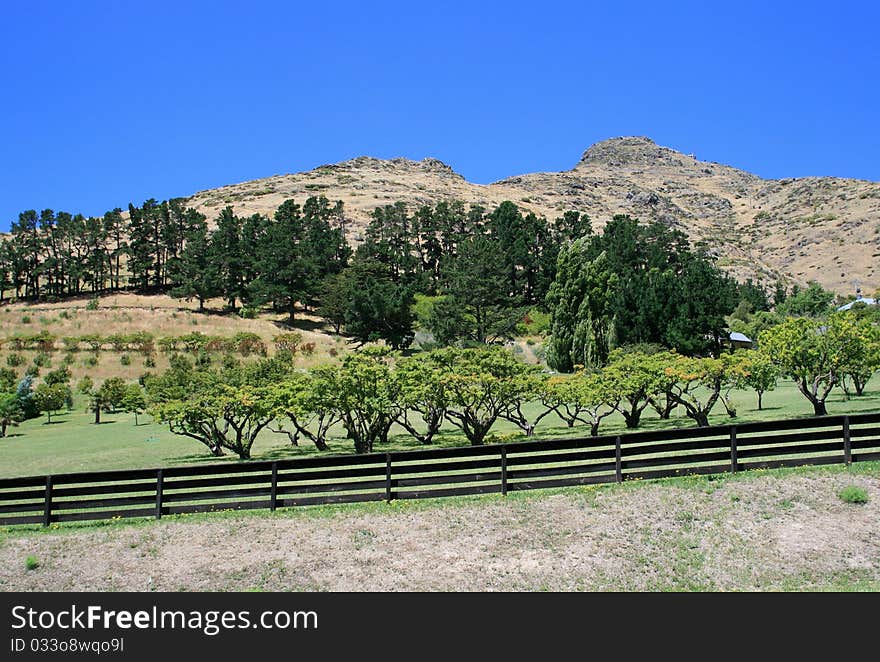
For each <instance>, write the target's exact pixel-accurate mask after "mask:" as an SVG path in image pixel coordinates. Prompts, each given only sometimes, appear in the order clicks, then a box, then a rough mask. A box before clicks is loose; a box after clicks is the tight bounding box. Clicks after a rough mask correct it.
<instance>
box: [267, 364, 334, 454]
mask: <svg viewBox="0 0 880 662" xmlns="http://www.w3.org/2000/svg"><path fill="white" fill-rule="evenodd" d="M325 375H326V373H323V372H321V371H318V373H317V374H309V373H304V372H294V373H291V374H290V375H288V376H287V377H286V378H285V379H284V380H282V381H279V382H277V383H276V384H274V385H272V386H271V387H270V388H269V389H268V393H269V397H270V398H271V406H272V407H273V410H274V411H275V427H272V426H271V425H270V426H269V429H270V430H271V431H272V432H275V433H277V434H286V435H287V437H288V439H290V443H291V444H293V445H294V446H298V445H299V438H300V436H302V437H305V438H306V439H309V440H310V441H311V442H312V443H314V444H315V448H317V449H318V450H319V451H326V450H327V448H328V447H327V436H328V434H329V432H330V429H331V428H332V427H333V426H334V425H336V424H337V423H339V422H340V421H341V420H342V414H341V413H340V411H339V410H338V409H337V408H336V407H335V406H334V403H335V400H334V396H335V393H334V392H333V388H334V384H335V382H333V381H329V380H327V379H325V378H324V376H325ZM287 422H289V423H290V425H291V426H292V429H290V428H288V427H286V423H287Z"/></svg>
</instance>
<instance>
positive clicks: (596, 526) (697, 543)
mask: <svg viewBox="0 0 880 662" xmlns="http://www.w3.org/2000/svg"><path fill="white" fill-rule="evenodd" d="M878 473H880V472H878ZM847 484H857V485H860V486H862V487H864V488H865V489H866V490H867V491H868V493H869V496H870V501H869V503H868V504H865V505H860V506H855V505H850V504H845V503H843V502H842V501H840V499H839V498H838V496H837V492H838V491H839V490H840V489H841V488H842V487H843V486H845V485H847ZM878 523H880V477H878V475H876V474H874V475H847V474H846V473H840V472H837V473H823V472H816V473H815V474H812V473H811V474H806V475H798V474H791V475H785V476H778V475H773V474H770V475H752V476H749V477H741V478H736V479H725V480H717V481H698V482H693V483H657V484H646V485H638V486H628V485H624V486H622V487H612V488H600V489H593V490H580V489H570V490H567V491H560V492H557V493H545V494H529V495H524V496H517V497H513V498H507V499H504V498H500V497H499V498H480V499H474V500H469V501H463V502H462V501H457V502H447V503H443V502H434V503H431V504H412V503H401V502H395V503H393V504H391V505H383V506H381V507H378V508H345V509H339V510H336V511H333V512H331V513H330V514H327V512H326V511H321V512H320V513H315V512H309V511H296V512H284V513H280V512H279V513H277V514H276V515H275V516H269V515H265V516H263V515H254V514H250V515H242V516H223V517H208V518H205V517H202V518H200V519H193V520H190V521H187V520H186V519H179V520H175V521H163V522H159V523H154V524H148V525H140V526H126V525H119V526H108V527H96V528H84V529H79V530H67V531H50V532H45V533H39V534H34V533H24V532H22V533H11V534H8V535H7V536H6V537H5V538H3V539H2V540H0V588H2V589H3V590H24V591H44V590H61V591H67V590H99V591H104V590H160V591H177V590H249V589H263V590H329V591H363V590H370V591H416V590H418V591H447V590H454V591H509V590H527V591H532V590H563V591H569V590H704V589H708V590H766V589H792V588H798V589H800V588H822V587H826V586H832V587H834V586H837V585H839V584H840V583H841V582H842V583H843V585H844V586H847V585H849V584H850V583H853V582H855V583H862V584H864V583H865V582H867V583H868V586H869V587H876V585H877V582H878V581H880V527H878ZM29 555H34V556H36V557H37V558H38V559H39V561H40V567H39V568H37V569H36V570H27V569H26V568H25V558H26V557H27V556H29Z"/></svg>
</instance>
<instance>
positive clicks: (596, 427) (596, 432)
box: [590, 421, 599, 437]
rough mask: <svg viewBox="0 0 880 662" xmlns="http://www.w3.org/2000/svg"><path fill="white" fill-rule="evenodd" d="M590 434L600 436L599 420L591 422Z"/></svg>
mask: <svg viewBox="0 0 880 662" xmlns="http://www.w3.org/2000/svg"><path fill="white" fill-rule="evenodd" d="M590 436H591V437H598V436H599V421H593V422H592V423H590Z"/></svg>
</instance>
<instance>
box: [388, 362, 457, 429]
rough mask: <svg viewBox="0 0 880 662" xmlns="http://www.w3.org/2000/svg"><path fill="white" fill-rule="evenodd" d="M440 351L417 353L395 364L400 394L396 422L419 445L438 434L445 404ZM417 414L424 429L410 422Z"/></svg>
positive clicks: (442, 364)
mask: <svg viewBox="0 0 880 662" xmlns="http://www.w3.org/2000/svg"><path fill="white" fill-rule="evenodd" d="M443 356H444V354H443V352H442V351H434V352H428V353H422V354H416V355H414V356H411V357H409V358H406V359H402V360H400V361H399V362H398V364H397V368H396V370H395V378H396V379H397V384H398V388H399V392H400V399H399V401H398V403H397V404H398V407H397V414H396V417H395V420H396V421H397V423H399V424H400V425H401V427H403V428H404V429H405V430H406V431H407V432H409V433H410V434H411V435H412V436H413V437H415V438H416V439H417V440H418V441H419V442H420V443H422V444H426V445H427V444H431V443H433V441H434V436H435V435H436V434H437V433H438V432H439V431H440V427H441V426H442V425H443V419H444V417H445V416H446V410H447V407H448V403H447V400H446V385H445V381H444V374H445V373H444V368H445V364H444V360H443ZM412 414H418V416H419V418H420V419H421V422H422V423H423V425H424V430H422V428H421V427H420V426H417V425H416V422H415V421H413V420H412Z"/></svg>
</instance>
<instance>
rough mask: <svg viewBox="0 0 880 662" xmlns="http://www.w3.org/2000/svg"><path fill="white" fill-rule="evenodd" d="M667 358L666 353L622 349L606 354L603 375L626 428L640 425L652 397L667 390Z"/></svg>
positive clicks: (668, 357)
mask: <svg viewBox="0 0 880 662" xmlns="http://www.w3.org/2000/svg"><path fill="white" fill-rule="evenodd" d="M669 359H670V354H669V353H663V354H645V353H644V352H640V351H631V352H625V351H623V350H621V349H617V350H615V351H614V352H612V353H611V355H610V356H609V361H608V365H607V366H605V368H603V370H602V375H603V378H604V383H605V384H606V385H607V388H608V389H609V392H610V393H612V394H613V396H614V399H615V401H616V402H617V404H616V405H615V409H616V410H617V411H618V412H620V414H621V415H622V416H623V420H624V421H625V423H626V427H627V428H629V429H635V428H637V427H639V423H640V421H641V418H642V412H643V411H644V410H645V407H647V406H648V405H649V404H650V402H651V399H652V398H655V397H656V396H657V394H659V393H663V392H664V391H665V390H666V387H667V385H668V383H669V378H668V375H667V374H666V372H665V368H666V363H667V362H668V361H669Z"/></svg>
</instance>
